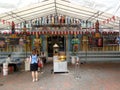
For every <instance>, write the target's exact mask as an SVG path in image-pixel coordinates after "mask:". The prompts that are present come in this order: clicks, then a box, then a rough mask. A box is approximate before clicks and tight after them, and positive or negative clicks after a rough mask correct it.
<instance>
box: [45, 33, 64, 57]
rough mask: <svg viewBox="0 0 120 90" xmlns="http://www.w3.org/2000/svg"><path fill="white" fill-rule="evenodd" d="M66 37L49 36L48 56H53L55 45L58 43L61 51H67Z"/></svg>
mask: <svg viewBox="0 0 120 90" xmlns="http://www.w3.org/2000/svg"><path fill="white" fill-rule="evenodd" d="M65 41H66V40H65V37H64V36H58V35H56V36H49V37H48V38H47V46H48V57H52V56H53V45H54V44H55V43H56V44H58V46H59V51H65V46H66V45H65Z"/></svg>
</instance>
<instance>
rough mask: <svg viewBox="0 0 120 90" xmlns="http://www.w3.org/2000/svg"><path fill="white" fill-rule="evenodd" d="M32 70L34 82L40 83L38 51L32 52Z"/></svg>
mask: <svg viewBox="0 0 120 90" xmlns="http://www.w3.org/2000/svg"><path fill="white" fill-rule="evenodd" d="M30 61H31V63H30V70H31V72H32V79H33V82H35V81H38V57H37V53H36V50H32V55H31V56H30Z"/></svg>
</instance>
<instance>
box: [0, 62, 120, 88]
mask: <svg viewBox="0 0 120 90" xmlns="http://www.w3.org/2000/svg"><path fill="white" fill-rule="evenodd" d="M52 67H53V65H52V63H47V64H46V65H45V67H44V73H43V74H41V73H39V81H38V82H32V78H31V73H30V72H24V71H21V72H16V73H12V74H9V75H8V76H2V74H0V90H120V63H86V64H81V65H80V68H79V71H78V70H76V69H75V67H74V65H71V64H69V66H68V70H69V73H55V74H51V69H52ZM75 70H76V72H75ZM78 73H79V74H78ZM76 74H77V75H76ZM77 76H78V78H77Z"/></svg>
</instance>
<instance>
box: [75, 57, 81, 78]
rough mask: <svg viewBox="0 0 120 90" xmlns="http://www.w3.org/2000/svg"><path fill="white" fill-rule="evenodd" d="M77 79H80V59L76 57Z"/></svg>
mask: <svg viewBox="0 0 120 90" xmlns="http://www.w3.org/2000/svg"><path fill="white" fill-rule="evenodd" d="M74 73H75V79H80V78H81V77H80V59H79V57H77V56H76V58H75V72H74Z"/></svg>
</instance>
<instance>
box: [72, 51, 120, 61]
mask: <svg viewBox="0 0 120 90" xmlns="http://www.w3.org/2000/svg"><path fill="white" fill-rule="evenodd" d="M70 55H71V56H73V55H72V53H70ZM76 56H78V57H79V58H80V60H81V61H85V62H88V61H120V52H119V51H87V52H86V51H80V52H78V53H76Z"/></svg>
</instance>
